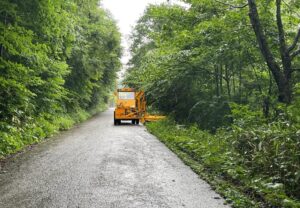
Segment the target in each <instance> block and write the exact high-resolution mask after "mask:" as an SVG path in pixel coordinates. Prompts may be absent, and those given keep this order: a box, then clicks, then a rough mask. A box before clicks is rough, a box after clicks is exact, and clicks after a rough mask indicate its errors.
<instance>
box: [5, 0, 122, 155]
mask: <svg viewBox="0 0 300 208" xmlns="http://www.w3.org/2000/svg"><path fill="white" fill-rule="evenodd" d="M120 56H121V46H120V33H119V31H118V28H117V27H116V23H115V22H114V20H113V19H112V17H111V16H110V14H109V13H108V12H107V11H105V10H104V9H102V8H101V7H100V2H99V1H98V0H85V1H82V0H68V1H63V0H53V1H47V0H42V1H38V0H26V1H19V0H5V1H0V139H1V140H0V156H1V155H4V154H7V153H11V152H14V151H16V150H18V149H20V148H21V147H23V146H24V145H25V144H31V143H34V142H36V141H38V140H40V139H42V138H44V137H46V136H49V135H51V134H53V133H54V132H55V131H57V130H58V129H64V128H69V127H70V126H71V125H72V124H73V123H74V122H78V121H79V120H82V119H84V118H85V117H87V116H88V114H89V113H92V112H96V111H97V110H99V108H101V106H102V107H103V105H104V104H105V103H107V101H108V99H109V96H110V92H111V91H112V89H113V88H114V83H115V79H116V72H117V71H118V70H119V68H120V66H121V64H120Z"/></svg>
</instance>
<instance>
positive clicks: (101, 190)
mask: <svg viewBox="0 0 300 208" xmlns="http://www.w3.org/2000/svg"><path fill="white" fill-rule="evenodd" d="M112 118H113V110H112V109H110V110H108V111H106V112H104V113H101V114H99V115H97V116H95V117H94V118H92V119H90V120H89V121H86V122H84V123H82V124H81V125H78V126H77V127H75V128H73V129H72V130H70V131H66V132H63V133H61V134H60V135H59V136H56V137H54V138H51V139H48V140H47V141H45V142H43V143H41V144H39V145H37V146H35V147H34V148H32V149H31V150H30V151H26V152H24V153H21V154H19V155H17V156H15V157H14V158H12V159H9V160H8V161H6V163H5V164H4V165H3V164H2V167H1V169H0V207H1V208H21V207H28V208H35V207H36V208H44V207H49V208H50V207H51V208H52V207H55V208H56V207H57V208H65V207H66V208H67V207H68V208H69V207H70V208H73V207H74V208H93V207H95V208H98V207H101V208H102V207H103V208H127V207H129V208H148V207H149V208H150V207H151V208H152V207H159V208H160V207H163V208H167V207H170V208H173V207H174V208H176V207H189V208H198V207H199V208H200V207H201V208H223V207H229V206H228V205H224V199H222V198H221V197H220V196H219V195H218V194H216V193H215V192H214V191H213V190H212V189H211V188H210V186H209V185H208V184H207V183H206V182H204V181H203V180H201V179H199V177H198V176H197V175H196V174H195V173H194V172H193V171H192V170H191V169H190V168H189V167H187V166H186V165H184V164H183V162H182V161H181V160H180V159H178V158H177V156H176V155H175V154H174V153H172V152H171V151H170V150H169V149H168V148H167V147H165V146H164V144H162V143H161V142H159V141H158V140H157V139H156V138H155V137H154V136H152V135H151V134H149V133H148V132H147V131H146V129H145V127H144V126H142V125H139V126H133V125H130V124H124V125H121V126H114V125H113V119H112Z"/></svg>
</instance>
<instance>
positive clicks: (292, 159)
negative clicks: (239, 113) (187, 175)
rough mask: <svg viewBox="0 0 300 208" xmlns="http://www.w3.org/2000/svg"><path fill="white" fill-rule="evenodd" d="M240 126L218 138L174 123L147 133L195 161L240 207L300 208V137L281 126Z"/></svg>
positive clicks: (157, 125) (152, 126)
mask: <svg viewBox="0 0 300 208" xmlns="http://www.w3.org/2000/svg"><path fill="white" fill-rule="evenodd" d="M239 124H240V122H238V124H236V125H233V127H232V128H233V129H232V130H231V131H227V130H221V129H220V130H219V131H218V132H217V133H216V134H215V135H213V134H211V133H208V132H206V131H202V130H200V129H198V128H197V127H195V126H191V127H188V128H182V127H180V126H178V125H176V124H175V123H174V122H173V121H170V120H166V121H160V122H157V123H156V122H153V123H149V124H148V125H147V128H148V129H149V130H150V132H152V133H153V134H154V135H156V136H157V137H158V138H159V139H161V141H163V142H164V143H165V144H166V145H168V146H169V147H170V148H171V149H172V150H174V151H175V152H176V153H177V154H179V156H180V155H182V153H184V154H186V156H183V157H182V159H183V160H184V161H186V160H188V161H189V160H192V161H193V162H187V163H188V164H189V165H190V166H191V167H192V168H193V169H195V170H196V172H197V173H199V174H201V175H202V176H203V178H205V179H206V180H207V181H208V182H209V183H211V184H212V185H213V186H214V187H215V188H216V189H217V190H218V191H219V192H220V193H222V194H223V195H224V196H225V197H226V198H227V200H228V201H232V202H233V206H234V207H299V206H300V202H299V198H300V196H299V195H298V194H299V187H300V181H299V178H300V177H299V170H300V162H299V157H298V155H299V150H300V148H299V139H298V138H299V136H300V135H299V132H298V133H297V132H295V131H296V129H294V127H287V126H286V124H283V123H282V122H281V121H277V122H273V123H272V124H270V125H261V126H260V127H259V126H255V125H253V124H251V122H250V123H247V124H245V123H244V124H243V125H244V127H243V128H241V127H240V126H239ZM188 158H190V159H188ZM197 166H198V167H201V171H197V168H196V167H197ZM201 172H202V173H201ZM203 172H204V173H203Z"/></svg>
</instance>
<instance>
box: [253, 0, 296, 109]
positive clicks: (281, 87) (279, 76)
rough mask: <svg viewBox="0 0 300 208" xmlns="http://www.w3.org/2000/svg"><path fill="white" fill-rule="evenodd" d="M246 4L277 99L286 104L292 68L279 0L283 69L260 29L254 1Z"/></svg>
mask: <svg viewBox="0 0 300 208" xmlns="http://www.w3.org/2000/svg"><path fill="white" fill-rule="evenodd" d="M248 4H249V17H250V21H251V24H252V27H253V30H254V32H255V35H256V39H257V41H258V44H259V48H260V51H261V53H262V55H263V57H264V59H265V61H266V63H267V65H268V68H269V70H270V71H271V72H272V75H273V77H274V79H275V82H276V84H277V87H278V92H279V95H278V101H279V102H283V103H287V104H288V103H290V102H291V99H292V90H291V72H292V70H291V58H290V55H289V53H288V50H287V49H286V46H285V38H284V30H283V25H282V21H281V11H280V9H281V8H280V5H281V0H276V6H277V11H276V14H277V15H276V19H277V26H278V34H279V42H280V52H281V59H282V66H283V70H282V69H281V67H280V65H279V64H278V63H277V62H276V60H275V58H274V56H273V54H272V53H271V50H270V47H269V45H268V42H267V39H266V36H265V34H264V32H263V30H262V26H261V23H260V18H259V15H258V11H257V6H256V1H255V0H248Z"/></svg>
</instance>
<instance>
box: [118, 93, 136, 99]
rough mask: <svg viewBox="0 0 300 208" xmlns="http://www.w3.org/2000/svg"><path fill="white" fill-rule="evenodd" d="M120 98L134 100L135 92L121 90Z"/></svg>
mask: <svg viewBox="0 0 300 208" xmlns="http://www.w3.org/2000/svg"><path fill="white" fill-rule="evenodd" d="M119 99H120V100H134V92H119Z"/></svg>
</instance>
